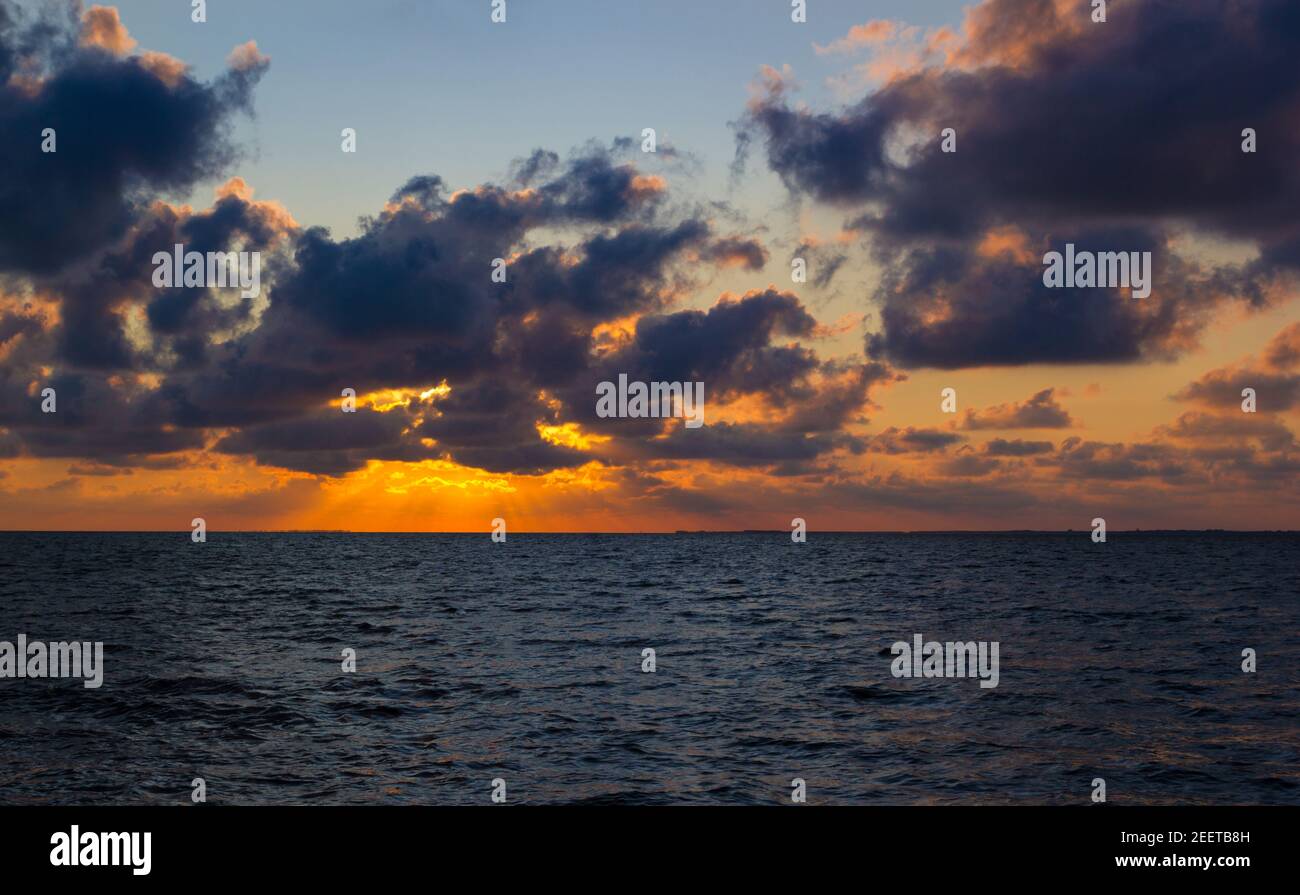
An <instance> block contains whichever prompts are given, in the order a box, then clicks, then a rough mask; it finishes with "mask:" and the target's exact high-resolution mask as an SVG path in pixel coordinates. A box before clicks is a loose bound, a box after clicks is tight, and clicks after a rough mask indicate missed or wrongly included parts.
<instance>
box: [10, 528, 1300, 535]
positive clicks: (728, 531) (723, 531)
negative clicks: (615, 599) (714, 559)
mask: <svg viewBox="0 0 1300 895" xmlns="http://www.w3.org/2000/svg"><path fill="white" fill-rule="evenodd" d="M191 531H192V529H189V528H176V529H171V528H164V529H154V528H121V529H118V528H98V529H95V528H3V529H0V534H190V533H191ZM207 531H208V533H209V534H212V533H214V532H215V533H218V534H350V535H489V536H490V535H491V534H492V530H491V529H490V528H483V529H473V530H469V531H466V530H457V531H452V530H446V531H441V530H439V531H432V530H429V531H419V530H402V529H377V530H369V529H364V530H356V529H349V528H223V529H212V528H209V529H208V530H207ZM791 531H792V530H791V529H784V528H770V529H769V528H718V529H681V528H679V529H654V530H645V529H642V530H619V531H510V532H507V534H508V535H516V536H517V535H739V534H764V535H766V534H779V535H788V534H790V533H791ZM808 531H809V533H810V534H813V533H816V534H836V535H885V534H887V535H910V534H918V535H924V534H989V535H993V534H1060V535H1065V534H1090V533H1091V532H1092V529H1091V528H1066V529H1057V528H987V529H978V528H915V529H902V528H896V529H886V528H881V529H847V528H846V529H809V530H808ZM1107 534H1300V529H1291V528H1112V529H1109V530H1108V531H1107Z"/></svg>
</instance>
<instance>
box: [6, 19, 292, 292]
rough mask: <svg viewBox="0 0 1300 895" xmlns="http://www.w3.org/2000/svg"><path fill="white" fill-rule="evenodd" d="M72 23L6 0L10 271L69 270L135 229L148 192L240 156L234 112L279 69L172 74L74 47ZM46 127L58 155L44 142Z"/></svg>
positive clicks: (175, 185) (168, 188)
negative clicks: (233, 137)
mask: <svg viewBox="0 0 1300 895" xmlns="http://www.w3.org/2000/svg"><path fill="white" fill-rule="evenodd" d="M70 29H71V25H70V24H65V28H64V30H58V29H56V28H54V27H53V26H52V25H51V22H50V20H48V19H47V20H42V21H39V22H37V23H35V24H31V23H27V22H23V21H20V18H19V16H18V15H17V13H16V10H15V7H14V6H13V5H12V4H11V3H10V2H8V0H0V132H3V133H4V134H5V139H4V140H3V141H0V270H9V271H19V272H27V273H37V274H51V273H55V272H58V271H61V270H63V269H65V268H67V267H68V266H70V265H71V264H73V263H75V262H76V261H78V260H81V259H83V258H86V257H87V256H90V255H92V254H93V253H95V252H96V251H97V250H99V249H102V248H104V247H106V246H107V245H109V244H111V243H112V242H113V241H115V240H117V239H118V238H120V237H121V236H123V235H124V234H125V233H126V232H127V230H128V228H129V227H130V226H131V224H132V222H133V221H134V220H135V218H136V217H137V216H138V215H139V214H140V212H141V208H142V200H143V199H144V197H145V196H146V195H147V193H149V192H165V193H184V192H186V191H187V190H188V189H189V188H190V187H192V186H193V185H194V184H196V183H198V182H200V181H202V180H205V179H208V178H211V177H214V176H216V175H217V174H219V173H220V171H221V170H222V169H223V168H225V167H226V166H227V165H228V164H229V163H230V162H231V161H232V160H233V158H234V157H235V151H234V148H233V146H232V145H231V143H230V142H229V140H228V139H227V136H226V134H227V130H228V122H229V119H230V117H231V115H232V114H233V113H236V112H239V111H246V110H248V109H249V108H250V104H251V95H252V89H253V87H254V86H255V84H256V83H257V81H258V79H259V78H260V77H261V75H262V74H263V73H264V72H265V70H266V67H267V63H266V62H265V61H261V62H259V63H258V64H256V65H253V66H251V67H248V68H244V69H231V70H229V71H227V72H226V73H225V74H223V75H221V76H219V77H218V78H217V79H216V80H214V81H212V82H211V83H208V84H204V83H200V82H198V81H196V80H194V79H193V78H192V77H190V76H189V75H188V74H186V73H180V74H179V75H178V77H177V78H176V79H175V80H174V82H170V81H169V79H167V78H165V77H163V76H162V75H160V74H159V73H158V72H157V71H156V70H155V69H153V68H151V67H150V66H149V65H148V64H147V63H146V62H145V61H143V60H142V59H141V58H140V57H120V56H116V55H113V54H112V53H110V52H108V51H106V50H103V49H100V48H98V47H95V46H85V47H76V46H74V43H73V35H72V34H71V32H70ZM15 73H21V74H23V75H25V76H26V80H15V79H13V78H11V77H9V76H10V75H12V74H15ZM46 128H53V129H54V131H55V132H56V134H57V149H58V151H57V152H52V153H45V152H42V151H41V143H42V131H43V130H44V129H46Z"/></svg>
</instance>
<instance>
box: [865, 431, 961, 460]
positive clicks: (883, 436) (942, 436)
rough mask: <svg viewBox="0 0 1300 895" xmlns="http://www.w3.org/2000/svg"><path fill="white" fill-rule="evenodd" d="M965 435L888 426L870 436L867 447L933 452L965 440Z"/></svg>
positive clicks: (881, 450) (892, 451)
mask: <svg viewBox="0 0 1300 895" xmlns="http://www.w3.org/2000/svg"><path fill="white" fill-rule="evenodd" d="M965 440H966V438H965V436H962V435H958V434H957V433H955V432H947V431H944V430H943V429H917V428H914V427H912V426H908V427H907V428H906V429H899V428H897V427H896V426H890V427H889V428H888V429H885V430H884V431H883V432H881V433H880V434H879V435H876V436H874V437H872V439H871V442H870V444H869V445H868V447H867V449H868V450H870V451H873V452H876V453H882V454H910V453H933V452H937V451H943V450H945V449H947V448H948V447H950V446H952V445H954V444H960V443H961V442H963V441H965Z"/></svg>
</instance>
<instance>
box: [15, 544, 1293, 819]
mask: <svg viewBox="0 0 1300 895" xmlns="http://www.w3.org/2000/svg"><path fill="white" fill-rule="evenodd" d="M1298 632H1300V535H1297V534H1287V533H1278V534H1266V533H1261V534H1253V533H1251V534H1247V533H1231V532H1204V533H1142V532H1114V531H1112V532H1111V533H1110V534H1109V536H1108V538H1107V541H1106V542H1105V543H1094V542H1093V540H1092V538H1091V532H1090V531H1080V532H1071V533H1015V532H1005V533H986V534H981V533H933V534H921V533H889V534H877V533H839V534H831V533H822V532H816V531H813V532H810V533H809V534H808V538H807V542H806V543H794V542H793V541H792V539H791V536H790V534H789V533H783V532H771V533H762V532H754V533H689V534H688V533H681V534H654V535H586V534H571V535H559V534H557V535H548V534H516V533H513V532H512V533H510V534H509V535H508V536H507V540H506V541H505V542H504V543H494V542H493V541H492V540H491V538H490V537H489V534H488V533H487V532H486V531H485V532H484V533H482V534H353V533H342V532H339V533H310V532H302V533H223V532H219V531H211V532H209V533H208V537H207V541H206V542H204V543H194V542H193V541H192V540H191V537H190V532H189V531H188V530H186V531H180V532H174V533H117V534H109V533H21V532H10V533H0V641H5V642H9V643H16V642H17V638H18V637H19V635H23V636H25V638H26V639H27V640H28V641H29V642H31V641H44V642H67V641H84V642H99V643H102V644H103V667H102V673H103V682H102V686H99V687H97V688H87V687H85V686H84V683H83V682H82V681H81V680H80V679H52V678H32V677H24V678H18V677H14V676H9V677H0V804H5V805H14V804H22V805H37V804H58V805H91V804H111V805H124V804H189V803H192V801H193V800H194V799H195V798H196V793H198V792H199V791H200V790H201V791H202V795H203V798H204V799H206V801H207V803H210V804H256V805H263V804H265V805H271V804H275V805H282V804H294V805H299V804H327V805H339V804H348V805H352V804H432V805H461V804H464V805H472V804H490V803H491V801H492V798H493V796H494V795H496V796H497V797H498V799H500V798H504V799H505V800H506V801H507V803H509V804H554V803H563V804H654V805H658V804H667V805H677V804H708V805H736V804H757V805H782V804H784V805H790V804H793V803H794V801H795V794H796V792H797V791H798V788H799V786H800V784H802V787H803V791H802V795H803V796H804V798H806V802H807V804H838V805H857V804H872V805H876V804H881V805H891V804H897V805H913V804H972V805H974V804H1036V805H1044V804H1050V805H1088V804H1090V803H1092V802H1093V801H1094V800H1095V799H1096V794H1097V793H1098V791H1099V790H1098V787H1097V781H1098V780H1100V781H1103V782H1104V792H1105V798H1106V801H1107V802H1108V803H1110V804H1177V805H1182V804H1220V805H1221V804H1234V805H1256V804H1293V805H1294V804H1300V723H1298V719H1300V644H1298V643H1297V634H1298ZM916 635H921V637H922V638H923V640H924V641H925V642H930V641H936V642H941V643H942V642H949V641H952V642H984V643H996V644H997V645H998V654H997V655H998V665H999V667H998V675H997V686H995V687H989V686H986V687H981V686H980V679H978V678H976V677H970V676H968V677H901V676H895V670H896V665H895V654H894V653H895V649H894V644H896V643H908V644H909V645H910V644H911V643H912V642H913V639H914V637H915V636H916ZM651 651H652V652H651ZM349 666H352V667H349ZM1250 669H1253V670H1250ZM199 781H202V783H201V785H200V783H199Z"/></svg>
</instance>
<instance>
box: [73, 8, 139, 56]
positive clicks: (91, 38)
mask: <svg viewBox="0 0 1300 895" xmlns="http://www.w3.org/2000/svg"><path fill="white" fill-rule="evenodd" d="M80 43H81V45H82V46H83V47H99V48H100V49H102V50H108V51H109V52H110V53H112V54H114V55H115V56H124V55H126V54H127V53H129V52H131V50H133V49H135V45H136V43H135V40H133V39H132V37H131V35H130V34H127V31H126V26H125V25H123V24H122V20H121V19H120V18H119V17H118V14H117V9H116V8H115V7H112V6H92V7H90V9H88V10H86V11H85V12H84V13H83V14H82V16H81V41H80Z"/></svg>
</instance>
